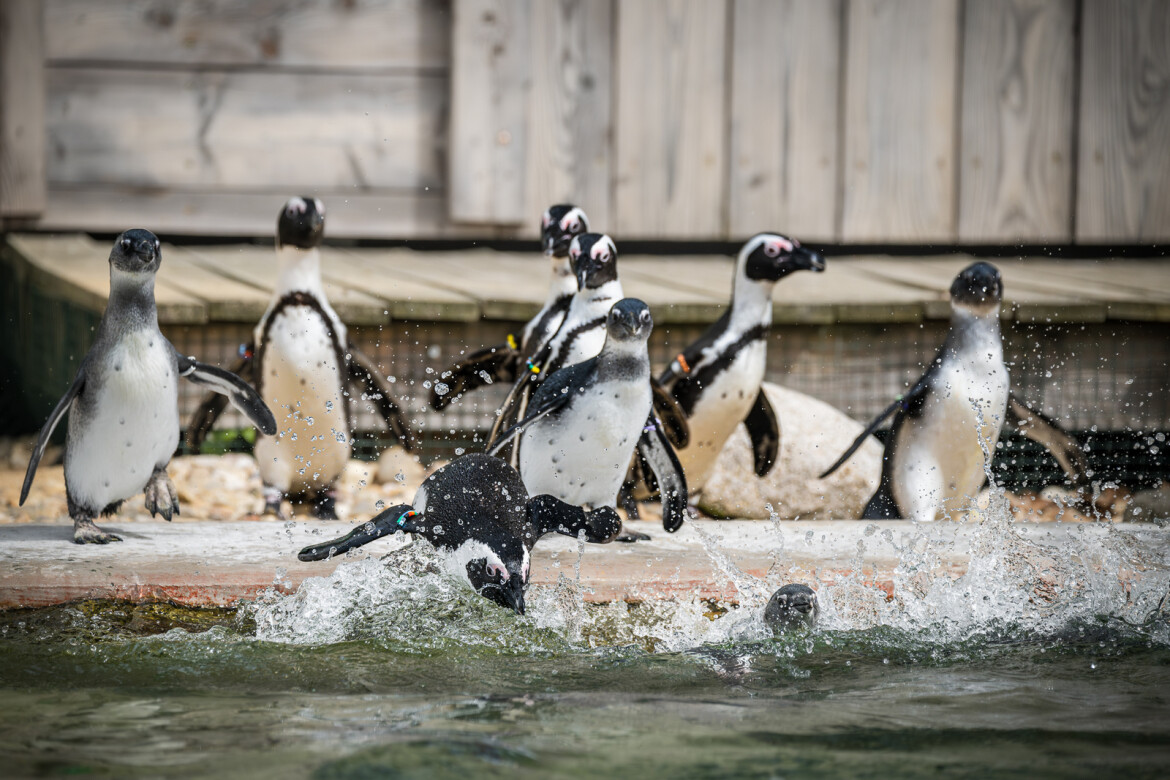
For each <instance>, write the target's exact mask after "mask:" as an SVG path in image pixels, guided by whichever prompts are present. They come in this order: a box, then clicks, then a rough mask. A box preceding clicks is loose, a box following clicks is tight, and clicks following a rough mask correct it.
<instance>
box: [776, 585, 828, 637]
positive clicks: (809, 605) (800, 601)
mask: <svg viewBox="0 0 1170 780" xmlns="http://www.w3.org/2000/svg"><path fill="white" fill-rule="evenodd" d="M819 615H820V607H819V605H818V604H817V594H816V591H814V590H813V589H812V588H810V587H809V586H807V585H801V584H799V583H792V584H789V585H785V586H784V587H782V588H780V589H779V590H777V591H776V592H775V593H773V594H772V598H770V599H769V600H768V606H766V607H764V624H765V625H766V626H768V628H770V629H772V633H774V634H779V633H781V632H782V631H784V630H786V629H790V628H795V627H798V626H806V627H809V628H811V627H812V626H814V625H816V622H817V617H818V616H819Z"/></svg>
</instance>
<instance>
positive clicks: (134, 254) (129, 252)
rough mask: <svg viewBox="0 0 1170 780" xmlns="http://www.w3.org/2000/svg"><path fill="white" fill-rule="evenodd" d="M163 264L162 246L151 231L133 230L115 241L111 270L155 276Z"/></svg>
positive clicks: (138, 275)
mask: <svg viewBox="0 0 1170 780" xmlns="http://www.w3.org/2000/svg"><path fill="white" fill-rule="evenodd" d="M160 263H162V245H161V244H160V243H159V240H158V236H156V235H155V234H154V233H151V232H150V231H149V230H142V229H141V228H133V229H131V230H127V231H126V232H125V233H123V234H122V235H120V236H118V237H117V238H116V239H115V240H114V248H113V249H112V250H110V268H111V269H113V270H114V271H115V272H120V273H122V274H129V275H131V276H132V277H135V278H137V277H140V276H141V275H143V274H148V275H153V274H154V273H155V272H156V271H157V270H158V267H159V264H160Z"/></svg>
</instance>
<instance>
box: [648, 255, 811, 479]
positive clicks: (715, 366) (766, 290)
mask: <svg viewBox="0 0 1170 780" xmlns="http://www.w3.org/2000/svg"><path fill="white" fill-rule="evenodd" d="M823 270H825V260H824V258H823V257H821V255H820V254H819V253H817V252H814V251H813V250H811V249H806V248H805V247H802V246H801V245H800V242H799V241H796V240H795V239H791V238H787V237H785V236H782V235H779V234H777V233H760V234H759V235H757V236H754V237H753V238H752V239H751V240H749V241H748V242H747V243H746V244H744V245H743V248H742V249H740V251H739V256H738V258H737V260H736V263H735V281H734V282H733V284H732V290H731V306H730V308H729V309H728V310H727V311H726V312H725V313H724V314H723V316H722V317H720V318H719V321H718V322H716V323H715V324H714V325H712V326H711V327H710V328H708V329H707V331H706V332H705V333H704V334H703V335H702V336H700V337H699V339H698V340H697V341H695V342H694V343H693V344H691V345H690V346H689V347H687V348H686V349H685V350H683V351H682V352H681V353H680V354H679V355H678V357H676V358H675V359H674V360H673V361H672V362H671V364H670V366H669V367H668V368H667V369H666V371H665V372H664V373H663V374H662V376H661V377H659V380H658V381H659V382H660V383H661V384H662V386H663V387H664V388H665V389H666V391H667V393H669V394H670V395H671V397H673V398H674V400H675V401H676V402H677V403H678V405H679V407H680V408H681V409H682V412H683V414H684V415H685V416H686V419H687V427H688V429H689V432H690V439H689V441H688V442H686V443H685V444H682V443H679V444H678V457H679V460H680V461H681V462H682V464H683V469H684V470H685V471H686V474H687V484H688V485H689V486H690V489H691V491H692V493H694V492H697V491H699V490H701V489H702V487H703V485H704V484H705V483H706V482H707V478H708V477H709V476H710V474H711V469H712V468H713V467H714V465H715V459H716V458H717V457H718V456H719V453H720V451H721V450H722V449H723V445H724V444H725V443H726V442H727V439H728V437H729V436H731V434H732V432H733V431H734V430H735V426H737V425H739V423H740V422H743V423H745V424H746V426H747V430H748V435H749V436H750V437H751V441H752V450H753V453H754V460H755V472H756V475H757V476H760V477H762V476H764V475H765V474H767V473H768V472H769V471H770V470H771V468H772V465H773V464H774V463H775V462H776V455H777V453H778V452H779V449H780V426H779V423H778V421H777V419H776V412H775V411H774V410H773V409H772V405H771V404H770V403H769V402H768V397H767V396H766V395H765V394H764V390H763V388H762V387H761V382H763V380H764V369H765V368H766V366H767V361H768V329H769V328H770V327H771V325H772V289H773V287H775V285H776V282H778V281H779V280H781V279H783V278H784V277H785V276H787V275H788V274H791V273H793V272H795V271H815V272H818V273H819V272H821V271H823Z"/></svg>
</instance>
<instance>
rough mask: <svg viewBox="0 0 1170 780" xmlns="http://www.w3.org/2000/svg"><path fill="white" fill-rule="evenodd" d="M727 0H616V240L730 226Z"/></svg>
mask: <svg viewBox="0 0 1170 780" xmlns="http://www.w3.org/2000/svg"><path fill="white" fill-rule="evenodd" d="M727 10H728V6H727V3H726V1H725V0H663V2H657V3H629V2H627V3H618V6H617V11H618V18H617V78H616V84H617V86H616V89H617V112H616V116H615V119H614V126H615V130H616V139H617V140H616V142H615V151H616V164H615V169H614V214H613V225H612V227H607V228H606V230H607V231H612V232H613V233H614V234H615V235H616V236H617V237H618V240H622V239H627V238H648V237H667V238H671V239H684V238H692V237H703V238H711V237H717V236H720V237H721V236H725V235H726V225H727V218H726V210H727V200H726V194H725V191H726V183H727V159H726V137H727V136H726V131H727V126H726V122H725V118H724V114H725V111H726V98H727V79H726V51H727V38H728V13H727Z"/></svg>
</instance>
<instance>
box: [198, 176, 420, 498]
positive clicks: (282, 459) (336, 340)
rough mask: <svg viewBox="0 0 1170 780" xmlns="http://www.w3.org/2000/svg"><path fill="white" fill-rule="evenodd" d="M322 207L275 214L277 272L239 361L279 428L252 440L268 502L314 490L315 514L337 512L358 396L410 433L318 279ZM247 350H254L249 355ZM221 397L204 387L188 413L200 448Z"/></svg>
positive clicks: (298, 201)
mask: <svg viewBox="0 0 1170 780" xmlns="http://www.w3.org/2000/svg"><path fill="white" fill-rule="evenodd" d="M324 233H325V207H324V206H323V205H322V203H321V201H319V200H317V199H316V198H309V197H295V198H291V199H290V200H289V201H288V202H287V203H286V204H285V206H284V208H283V209H281V212H280V216H279V217H278V218H277V238H276V253H277V257H278V259H279V262H280V276H279V278H278V280H277V283H276V287H275V289H274V291H273V294H272V300H271V301H270V302H269V304H268V309H267V311H266V312H265V313H264V316H263V317H261V318H260V322H259V324H258V325H257V326H256V329H255V331H254V333H253V341H252V343H251V344H248V345H246V346H245V348H244V353H245V357H244V359H242V360H241V361H240V363H239V364H238V367H237V370H238V371H239V373H240V374H241V375H242V376H245V377H246V378H248V379H250V380H251V381H253V382H254V383H255V385H256V387H257V389H258V390H259V391H260V394H261V396H262V397H263V398H266V399H268V401H269V402H270V403H272V404H273V410H274V412H275V413H276V416H277V420H278V422H279V425H280V434H279V435H278V436H276V437H268V436H261V437H260V438H259V439H258V440H257V441H256V449H255V452H256V462H257V465H258V466H259V469H260V478H261V480H262V482H263V484H264V498H265V505H266V506H265V508H266V511H268V512H271V513H273V514H276V515H278V516H280V515H281V514H282V510H281V502H282V501H283V499H284V498H285V497H289V498H296V499H309V500H311V501H312V502H313V511H314V513H315V514H316V515H317V516H318V517H322V518H336V517H337V513H336V505H335V500H334V486H335V484H336V482H337V480H338V479H339V478H340V477H341V474H342V472H343V471H344V469H345V466H346V464H347V463H348V462H349V457H350V452H351V449H352V446H353V441H352V435H353V431H354V427H355V422H354V420H355V414H354V408H353V406H354V403H355V399H362V400H366V401H370V402H372V403H373V404H374V408H375V410H376V411H377V412H379V414H380V415H381V416H382V417H383V419H385V421H386V424H387V427H388V428H389V429H390V430H391V431H392V432H393V433H394V434H395V436H396V437H397V438H398V440H399V441H400V442H402V444H403V446H404V447H405V448H406V449H407V450H412V449H414V439H413V436H412V435H411V433H410V431H409V429H408V427H407V425H406V422H405V421H404V420H403V418H402V413H401V411H400V409H399V407H398V404H397V403H395V401H394V397H393V394H392V392H391V390H390V384H389V383H388V382H387V381H386V379H385V378H384V377H383V376H382V374H381V372H380V371H379V370H378V368H377V366H376V365H375V364H374V362H373V361H372V360H371V359H370V358H368V357H367V356H365V355H364V354H362V352H361V351H360V350H358V349H357V348H356V347H355V346H354V345H352V344H350V343H348V340H347V333H346V327H345V323H343V322H342V321H341V318H340V317H338V316H337V312H335V311H334V310H333V307H332V306H330V305H329V300H328V298H327V297H326V295H325V288H324V285H323V284H322V281H321V266H320V263H321V258H320V245H321V240H322V238H323V237H324ZM249 356H251V357H249ZM223 408H224V405H223V401H222V400H220V399H219V398H217V397H215V396H208V397H207V398H205V399H204V400H203V402H202V403H201V404H200V406H199V408H198V409H197V410H196V412H195V414H194V415H193V416H192V418H191V425H190V426H189V427H188V433H187V440H188V443H189V444H190V445H191V446H192V448H194V449H196V450H198V449H199V447H200V445H201V444H202V443H203V440H204V438H205V437H206V435H207V433H208V431H210V430H211V427H212V425H214V423H215V420H216V419H217V418H218V417H219V415H220V413H221V412H222V411H223Z"/></svg>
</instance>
